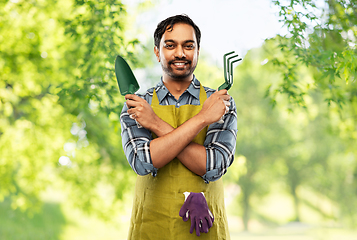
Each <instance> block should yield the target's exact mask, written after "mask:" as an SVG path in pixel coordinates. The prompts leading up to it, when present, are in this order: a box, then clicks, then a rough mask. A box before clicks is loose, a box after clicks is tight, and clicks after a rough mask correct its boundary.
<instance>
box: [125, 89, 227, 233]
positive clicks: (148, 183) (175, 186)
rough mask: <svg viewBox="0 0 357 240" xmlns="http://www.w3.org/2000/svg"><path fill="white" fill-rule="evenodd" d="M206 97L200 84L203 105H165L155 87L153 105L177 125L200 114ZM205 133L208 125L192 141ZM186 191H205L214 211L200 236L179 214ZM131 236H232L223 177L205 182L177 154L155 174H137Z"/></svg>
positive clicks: (210, 206)
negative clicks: (206, 231) (160, 100)
mask: <svg viewBox="0 0 357 240" xmlns="http://www.w3.org/2000/svg"><path fill="white" fill-rule="evenodd" d="M206 99H207V95H206V92H205V90H204V88H203V87H202V85H201V87H200V105H183V106H180V107H179V108H176V107H175V105H168V106H162V105H160V104H159V100H158V98H157V95H156V92H155V91H154V93H153V98H152V103H151V107H152V108H153V110H154V112H155V114H156V115H158V117H160V118H161V119H162V120H164V121H165V122H167V123H169V124H170V125H171V126H172V127H174V128H177V127H179V126H180V125H181V124H183V123H184V122H185V121H187V120H188V119H190V118H192V117H193V116H195V115H197V114H198V113H199V111H200V110H201V109H202V105H203V103H204V101H205V100H206ZM206 133H207V128H205V129H203V130H202V131H201V132H200V133H199V134H198V135H197V136H196V137H195V138H194V140H193V142H195V143H198V144H201V145H203V143H204V140H205V137H206ZM153 136H154V134H153ZM154 137H156V136H154ZM163 154H165V153H163ZM184 192H204V194H205V197H206V199H207V203H208V206H209V208H210V210H211V211H212V213H213V215H214V223H213V226H212V228H210V229H209V232H208V233H201V236H200V237H197V236H196V233H195V231H194V232H193V233H192V234H190V226H191V220H190V219H189V220H188V221H187V222H184V221H183V220H182V218H181V217H180V216H179V211H180V209H181V206H182V205H183V203H184V201H185V197H184V194H183V193H184ZM128 239H129V240H146V239H147V240H160V239H165V240H175V239H177V240H189V239H211V240H218V239H230V237H229V232H228V224H227V217H226V212H225V207H224V193H223V183H222V179H219V180H217V181H215V182H210V183H209V184H206V183H205V182H204V181H203V179H202V177H200V176H198V175H196V174H195V173H193V172H191V171H190V170H189V169H187V168H186V167H185V166H184V165H183V164H182V163H181V162H180V161H179V160H178V159H177V158H175V159H174V160H172V161H171V162H170V163H168V164H167V165H166V166H164V167H162V168H160V169H159V170H158V173H157V176H156V177H153V176H152V175H150V174H149V175H145V176H138V177H137V180H136V186H135V195H134V201H133V210H132V215H131V222H130V229H129V236H128Z"/></svg>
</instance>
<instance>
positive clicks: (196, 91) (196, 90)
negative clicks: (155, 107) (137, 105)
mask: <svg viewBox="0 0 357 240" xmlns="http://www.w3.org/2000/svg"><path fill="white" fill-rule="evenodd" d="M155 90H156V94H157V97H158V99H159V102H160V103H161V101H162V100H164V99H165V98H166V97H167V95H170V92H169V90H168V89H167V88H166V87H165V85H164V82H163V80H162V78H161V81H160V82H159V83H158V84H157V85H156V87H155ZM185 92H188V93H189V94H190V95H192V96H193V97H195V98H197V99H199V98H200V82H199V81H198V80H197V78H196V77H195V76H193V80H192V81H191V84H190V85H189V86H188V88H187V89H186V91H185ZM185 92H184V93H185ZM184 93H183V94H184Z"/></svg>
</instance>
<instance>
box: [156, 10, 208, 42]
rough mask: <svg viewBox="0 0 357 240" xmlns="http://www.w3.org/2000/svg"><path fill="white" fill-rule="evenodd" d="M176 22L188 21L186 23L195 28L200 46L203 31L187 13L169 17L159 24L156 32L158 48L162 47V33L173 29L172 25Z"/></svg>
mask: <svg viewBox="0 0 357 240" xmlns="http://www.w3.org/2000/svg"><path fill="white" fill-rule="evenodd" d="M176 23H186V24H188V25H191V26H192V27H193V29H194V30H195V35H196V39H197V47H198V48H200V41H201V31H200V29H199V28H198V27H197V25H196V24H195V23H194V22H193V21H192V19H191V18H189V17H188V16H187V15H185V14H181V15H176V16H172V17H169V18H167V19H165V20H163V21H161V22H160V23H159V24H158V25H157V28H156V30H155V32H154V41H155V46H156V47H157V48H159V47H160V41H161V38H162V35H164V33H165V31H166V30H172V27H173V26H174V25H175V24H176Z"/></svg>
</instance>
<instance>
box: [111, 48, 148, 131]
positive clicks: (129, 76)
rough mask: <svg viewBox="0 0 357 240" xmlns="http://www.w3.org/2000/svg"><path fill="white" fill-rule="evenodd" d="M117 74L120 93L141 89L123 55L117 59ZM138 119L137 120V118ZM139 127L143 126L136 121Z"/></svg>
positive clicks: (132, 92)
mask: <svg viewBox="0 0 357 240" xmlns="http://www.w3.org/2000/svg"><path fill="white" fill-rule="evenodd" d="M115 76H116V77H117V82H118V86H119V90H120V94H121V95H123V96H125V95H126V94H134V93H135V92H136V91H138V90H139V88H140V87H139V84H138V81H136V78H135V76H134V73H133V71H131V68H130V66H129V64H128V63H127V62H126V61H125V59H124V58H122V57H121V56H119V55H118V56H117V58H116V59H115ZM135 121H136V120H135ZM136 124H137V126H138V128H141V127H142V126H141V125H140V124H139V123H138V122H137V121H136Z"/></svg>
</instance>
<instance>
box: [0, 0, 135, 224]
mask: <svg viewBox="0 0 357 240" xmlns="http://www.w3.org/2000/svg"><path fill="white" fill-rule="evenodd" d="M128 26H129V25H128V22H127V16H126V9H125V6H124V5H123V4H122V3H121V2H118V1H112V0H106V1H72V0H66V1H21V0H20V1H5V2H4V1H3V2H1V3H0V153H1V154H0V186H1V188H0V201H3V200H4V199H5V198H6V197H9V198H10V199H11V207H12V208H13V209H21V210H22V211H27V212H29V213H30V214H33V211H36V209H37V210H38V209H40V206H41V201H40V198H39V195H40V193H41V192H43V191H44V190H45V189H46V188H48V187H49V186H56V187H60V188H62V189H66V190H68V191H69V193H70V194H71V196H72V197H71V200H72V202H73V204H75V205H77V206H79V207H81V208H83V209H84V210H86V211H87V212H90V213H96V214H98V215H100V216H101V217H103V218H106V219H110V217H111V216H115V214H112V213H114V212H115V210H119V209H120V206H119V203H120V199H121V198H122V196H123V193H124V192H125V191H128V190H129V189H131V186H132V184H133V177H134V175H135V174H130V173H132V172H131V171H130V167H129V166H128V164H127V161H126V159H125V156H124V154H123V150H122V147H121V138H120V123H119V114H120V111H121V108H122V106H123V98H121V97H120V95H119V92H118V88H117V85H116V80H115V77H114V60H115V57H116V55H117V54H121V55H123V56H125V57H127V58H128V59H130V61H131V62H132V63H133V64H135V63H136V62H137V60H136V58H135V57H134V53H135V51H136V50H135V48H136V45H137V44H138V40H136V39H129V38H128V37H126V35H125V30H126V29H127V27H128ZM9 36H11V37H9ZM103 189H107V190H105V191H104V190H103ZM113 211H114V212H113Z"/></svg>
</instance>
